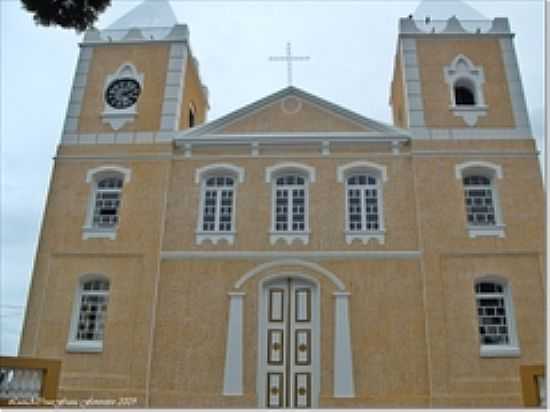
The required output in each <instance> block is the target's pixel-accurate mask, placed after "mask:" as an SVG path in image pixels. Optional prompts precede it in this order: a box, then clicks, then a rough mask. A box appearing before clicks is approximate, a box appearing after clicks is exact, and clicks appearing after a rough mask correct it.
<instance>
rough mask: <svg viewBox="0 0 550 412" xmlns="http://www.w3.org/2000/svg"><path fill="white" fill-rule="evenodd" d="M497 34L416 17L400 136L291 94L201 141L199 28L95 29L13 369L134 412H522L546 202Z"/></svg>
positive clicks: (407, 38)
mask: <svg viewBox="0 0 550 412" xmlns="http://www.w3.org/2000/svg"><path fill="white" fill-rule="evenodd" d="M484 24H485V25H486V27H476V28H469V27H467V26H466V23H463V22H460V21H459V20H458V19H456V18H450V19H449V20H448V21H445V22H434V23H433V27H431V26H430V27H429V28H426V27H425V25H424V23H422V24H421V23H418V22H416V21H415V20H413V19H410V18H404V19H401V20H400V22H399V37H398V42H397V50H396V55H395V56H396V57H395V65H394V76H393V81H392V84H391V102H390V103H391V106H392V111H393V118H394V125H387V124H384V123H382V122H378V121H376V120H373V119H369V118H367V117H364V116H362V115H359V114H357V113H353V112H351V111H349V110H346V109H345V108H343V107H340V106H337V105H335V104H333V103H330V102H328V101H326V100H323V99H322V98H320V97H317V96H314V95H312V94H309V93H307V92H305V91H303V90H300V89H298V88H295V87H288V88H285V89H283V90H280V91H278V92H276V93H274V94H272V95H270V96H267V97H265V98H263V99H261V100H258V101H257V102H255V103H253V104H251V105H248V106H245V107H243V108H242V109H239V110H237V111H235V112H233V113H230V114H228V115H226V116H224V117H222V118H220V119H217V120H215V121H212V122H206V121H205V119H206V113H207V111H208V107H209V99H208V92H207V89H206V87H205V86H204V85H203V84H202V82H201V78H200V74H199V67H198V63H197V61H196V59H195V58H194V57H193V55H192V53H191V49H190V46H189V32H188V28H187V26H185V25H179V24H176V25H174V26H172V27H168V28H165V29H159V28H154V29H152V28H147V27H141V28H139V27H128V28H127V30H115V31H112V32H109V30H105V31H89V32H87V33H86V35H85V37H84V40H83V42H82V43H81V45H80V47H81V49H80V57H79V60H78V64H77V68H76V74H75V78H74V83H73V89H72V92H71V98H70V102H69V108H68V111H67V118H66V122H65V126H64V130H63V134H62V139H61V142H60V145H59V147H58V151H57V154H56V157H55V166H54V169H53V174H52V180H51V185H50V191H49V195H48V199H47V205H46V211H45V214H44V220H43V226H42V231H41V235H40V242H39V246H38V251H37V255H36V261H35V267H34V273H33V279H32V286H31V291H30V295H29V303H28V307H27V313H26V318H25V324H24V331H23V337H22V341H21V346H20V355H21V356H35V357H42V358H55V359H61V360H62V369H61V384H60V396H61V397H65V398H68V399H87V398H89V397H94V398H95V399H119V398H135V399H136V400H137V404H136V406H150V407H260V408H264V407H266V408H284V407H293V408H294V407H295V408H312V407H342V408H347V407H430V406H434V407H447V406H455V407H457V406H461V407H468V406H478V407H481V406H484V407H503V406H521V405H522V402H523V401H522V399H523V395H522V391H524V388H522V376H523V375H522V373H523V374H525V371H528V370H529V368H530V367H532V366H533V365H544V362H545V361H544V359H545V344H546V343H545V329H544V325H545V309H544V302H545V293H546V292H545V278H544V265H545V261H544V248H543V245H544V209H543V205H544V199H543V189H542V179H541V175H540V169H539V165H538V159H537V151H536V147H535V141H534V139H533V138H532V135H531V129H530V125H529V119H528V116H527V110H526V104H525V98H524V95H523V90H522V85H521V78H520V75H519V68H518V64H517V60H516V54H515V51H514V44H513V33H512V32H511V30H510V27H509V24H508V20H507V19H503V18H496V19H494V20H492V21H488V22H485V23H484ZM531 378H532V379H533V382H534V383H533V385H535V387H536V382H541V379H543V377H536V376H532V377H531ZM540 388H542V385H540ZM536 396H538V397H539V401H540V402H544V399H543V398H544V391H543V390H541V391H540V394H539V392H537V395H536Z"/></svg>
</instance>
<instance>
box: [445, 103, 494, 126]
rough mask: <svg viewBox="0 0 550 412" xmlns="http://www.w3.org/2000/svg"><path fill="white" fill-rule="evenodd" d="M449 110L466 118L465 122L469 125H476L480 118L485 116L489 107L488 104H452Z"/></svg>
mask: <svg viewBox="0 0 550 412" xmlns="http://www.w3.org/2000/svg"><path fill="white" fill-rule="evenodd" d="M449 110H450V111H451V112H452V113H453V114H454V115H455V116H457V117H462V119H464V122H465V123H466V124H467V125H468V126H475V125H476V123H477V120H478V118H479V117H481V116H485V115H486V114H487V110H488V109H487V106H486V105H475V106H468V105H464V106H461V105H458V106H455V105H450V106H449Z"/></svg>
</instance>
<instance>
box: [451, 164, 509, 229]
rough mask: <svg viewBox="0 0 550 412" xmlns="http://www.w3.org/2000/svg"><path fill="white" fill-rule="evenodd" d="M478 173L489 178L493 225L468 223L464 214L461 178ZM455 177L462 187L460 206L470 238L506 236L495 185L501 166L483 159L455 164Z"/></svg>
mask: <svg viewBox="0 0 550 412" xmlns="http://www.w3.org/2000/svg"><path fill="white" fill-rule="evenodd" d="M473 175H479V176H484V177H487V178H488V179H490V181H491V185H490V189H491V192H492V198H493V204H494V208H495V224H494V225H470V224H469V223H468V216H466V202H465V195H464V190H465V186H464V183H463V179H464V178H465V177H468V176H473ZM455 177H456V178H457V179H458V180H460V183H461V188H462V196H463V199H464V200H463V202H462V205H463V206H462V207H463V210H464V213H465V221H466V228H467V231H468V235H469V237H470V238H477V237H482V236H492V237H499V238H504V237H505V236H506V232H505V229H506V225H505V224H504V220H503V214H502V207H501V202H500V196H499V191H498V189H497V186H496V181H497V179H499V180H500V179H502V177H503V173H502V167H501V166H500V165H497V164H495V163H490V162H485V161H470V162H464V163H460V164H458V165H456V168H455Z"/></svg>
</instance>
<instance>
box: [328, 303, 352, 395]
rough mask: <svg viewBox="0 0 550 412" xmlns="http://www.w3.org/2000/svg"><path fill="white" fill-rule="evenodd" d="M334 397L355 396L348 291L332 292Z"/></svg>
mask: <svg viewBox="0 0 550 412" xmlns="http://www.w3.org/2000/svg"><path fill="white" fill-rule="evenodd" d="M333 296H334V397H335V398H353V397H355V386H354V384H353V361H352V356H351V330H350V322H349V296H350V294H349V293H348V292H334V293H333Z"/></svg>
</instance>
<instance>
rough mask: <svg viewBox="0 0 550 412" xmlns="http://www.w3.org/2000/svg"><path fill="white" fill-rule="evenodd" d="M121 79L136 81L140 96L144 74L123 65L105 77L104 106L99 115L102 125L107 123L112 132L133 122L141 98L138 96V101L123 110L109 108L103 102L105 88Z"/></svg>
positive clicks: (131, 66)
mask: <svg viewBox="0 0 550 412" xmlns="http://www.w3.org/2000/svg"><path fill="white" fill-rule="evenodd" d="M122 78H129V79H132V80H135V81H137V82H138V83H139V87H140V90H141V91H140V95H141V94H142V93H143V78H144V74H143V73H140V72H138V71H137V69H136V67H135V66H134V65H133V64H132V63H129V62H126V63H123V64H122V65H120V67H119V68H118V69H117V70H116V72H114V73H112V74H109V75H107V77H106V78H105V83H104V85H103V95H102V98H103V105H104V106H103V113H101V118H102V119H103V123H108V124H109V125H110V126H111V127H112V128H113V130H118V129H120V128H122V127H123V126H124V125H125V124H126V123H129V122H132V121H134V119H135V118H136V117H137V115H138V111H137V105H138V102H139V97H141V96H138V99H137V100H136V102H135V103H134V104H133V105H131V106H130V107H128V108H125V109H116V108H114V107H111V106H110V105H109V104H108V103H107V101H106V100H105V92H106V91H107V88H108V87H109V86H110V85H111V83H113V82H114V81H116V80H118V79H122Z"/></svg>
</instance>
